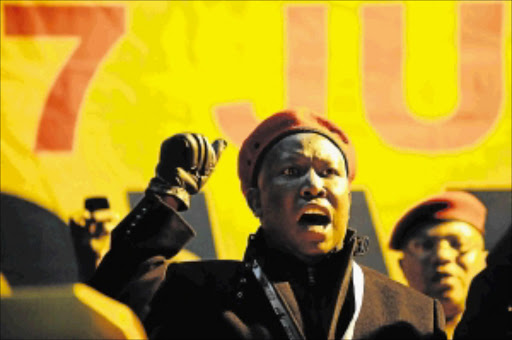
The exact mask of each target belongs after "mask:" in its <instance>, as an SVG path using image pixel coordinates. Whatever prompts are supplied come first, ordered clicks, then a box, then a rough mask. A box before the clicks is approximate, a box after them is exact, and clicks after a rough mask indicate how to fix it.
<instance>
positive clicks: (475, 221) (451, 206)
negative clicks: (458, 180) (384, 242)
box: [389, 191, 487, 250]
mask: <svg viewBox="0 0 512 340" xmlns="http://www.w3.org/2000/svg"><path fill="white" fill-rule="evenodd" d="M486 215H487V208H486V207H485V205H484V204H483V203H482V202H480V201H479V200H478V198H476V197H475V196H473V195H472V194H470V193H468V192H465V191H446V192H444V193H442V194H440V195H436V196H433V197H431V198H429V199H427V200H425V201H423V202H421V203H420V204H418V205H416V206H414V207H413V208H412V209H410V210H409V211H408V212H407V213H406V214H405V215H404V216H403V217H402V218H401V219H400V220H399V221H398V223H397V224H396V226H395V229H394V230H393V234H392V236H391V241H390V243H389V246H390V247H391V249H396V250H399V249H402V247H403V243H404V241H406V240H407V238H408V237H409V236H411V235H412V234H413V232H414V231H415V230H416V229H417V228H418V227H421V226H422V225H424V223H425V222H436V221H443V220H457V221H462V222H466V223H469V224H471V225H472V226H473V227H475V228H476V229H477V230H478V231H479V232H480V233H481V234H482V235H484V234H485V217H486Z"/></svg>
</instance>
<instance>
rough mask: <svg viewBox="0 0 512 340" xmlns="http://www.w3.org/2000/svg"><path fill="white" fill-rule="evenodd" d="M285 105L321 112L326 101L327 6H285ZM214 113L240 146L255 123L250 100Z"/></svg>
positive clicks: (224, 131) (222, 127)
mask: <svg viewBox="0 0 512 340" xmlns="http://www.w3.org/2000/svg"><path fill="white" fill-rule="evenodd" d="M285 28H286V35H285V38H286V39H285V46H286V47H287V49H286V52H285V56H286V60H287V62H285V76H286V86H287V91H286V96H287V98H286V100H285V102H286V105H287V106H288V107H296V106H305V107H309V108H312V109H313V110H316V111H317V112H319V113H321V114H324V113H325V107H326V102H327V7H326V6H325V5H319V6H289V7H287V8H286V24H285ZM214 116H215V117H216V119H217V122H218V125H219V127H220V129H221V130H222V132H223V133H224V135H225V136H226V137H228V138H229V139H230V140H231V141H232V142H233V143H235V144H237V145H241V144H242V142H243V141H244V139H245V138H246V137H247V136H248V135H249V133H250V132H251V131H252V130H253V129H254V128H255V127H256V125H257V124H258V119H257V118H256V114H255V112H254V109H253V108H252V105H251V104H250V103H241V104H226V105H219V106H218V107H216V108H215V109H214Z"/></svg>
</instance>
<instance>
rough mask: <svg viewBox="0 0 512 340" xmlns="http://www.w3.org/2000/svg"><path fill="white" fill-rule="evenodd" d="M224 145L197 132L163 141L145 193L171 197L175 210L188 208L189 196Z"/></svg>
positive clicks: (197, 186) (194, 192)
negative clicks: (176, 205)
mask: <svg viewBox="0 0 512 340" xmlns="http://www.w3.org/2000/svg"><path fill="white" fill-rule="evenodd" d="M226 145H227V142H226V141H225V140H224V139H217V140H215V141H214V142H213V143H212V144H210V142H209V141H208V138H206V137H205V136H203V135H201V134H197V133H180V134H176V135H174V136H172V137H170V138H168V139H166V140H165V141H163V143H162V145H161V147H160V160H159V162H158V165H157V166H156V170H155V173H156V176H155V177H153V179H152V180H151V181H150V183H149V187H148V191H150V192H153V193H156V194H159V195H163V196H165V195H170V196H173V197H174V198H176V199H177V201H178V210H186V209H188V208H189V207H190V196H191V195H194V194H197V193H198V192H199V191H200V190H201V188H202V187H203V186H204V184H205V183H206V181H207V180H208V177H209V176H210V175H211V173H212V172H213V169H214V168H215V165H216V164H217V162H218V160H219V157H220V155H221V153H222V151H223V150H224V149H225V148H226Z"/></svg>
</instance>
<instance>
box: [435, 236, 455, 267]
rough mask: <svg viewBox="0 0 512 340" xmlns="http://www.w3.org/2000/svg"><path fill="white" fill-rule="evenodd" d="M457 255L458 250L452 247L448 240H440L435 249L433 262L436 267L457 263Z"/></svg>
mask: <svg viewBox="0 0 512 340" xmlns="http://www.w3.org/2000/svg"><path fill="white" fill-rule="evenodd" d="M457 255H458V252H457V250H456V249H454V248H453V247H452V246H451V245H450V242H449V241H448V240H440V241H439V242H437V244H436V245H435V247H434V249H433V252H432V261H433V263H434V264H436V265H443V264H446V263H450V262H454V261H456V259H457Z"/></svg>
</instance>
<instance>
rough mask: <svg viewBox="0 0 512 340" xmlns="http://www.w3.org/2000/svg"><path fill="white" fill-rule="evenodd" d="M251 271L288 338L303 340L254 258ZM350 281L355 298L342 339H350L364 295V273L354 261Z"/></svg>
mask: <svg viewBox="0 0 512 340" xmlns="http://www.w3.org/2000/svg"><path fill="white" fill-rule="evenodd" d="M252 272H253V273H254V276H255V277H256V279H257V280H258V282H259V283H260V285H261V287H262V288H263V291H264V292H265V295H266V296H267V299H268V301H269V302H270V304H271V306H272V309H273V310H274V313H275V314H276V316H277V318H278V319H279V322H280V323H281V325H282V326H283V328H284V330H285V332H286V335H287V337H288V339H290V340H296V339H297V340H304V337H303V336H302V334H301V333H300V332H299V330H298V329H297V326H296V324H295V323H294V322H293V321H292V319H291V317H290V315H289V314H288V310H286V309H285V307H284V306H283V302H282V301H281V299H280V298H279V296H278V295H277V293H276V291H275V289H274V286H272V284H271V283H270V281H269V280H268V278H267V276H266V275H265V273H264V272H263V270H262V269H261V267H260V265H259V264H258V262H257V261H256V260H254V261H253V263H252ZM352 281H353V284H354V299H355V311H354V314H353V315H352V319H351V321H350V323H349V325H348V327H347V329H346V331H345V334H343V336H342V339H351V338H352V337H353V335H354V329H355V324H356V321H357V319H358V317H359V312H360V311H361V306H362V304H363V295H364V275H363V271H362V270H361V267H359V265H358V264H357V263H356V262H354V263H353V266H352Z"/></svg>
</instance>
